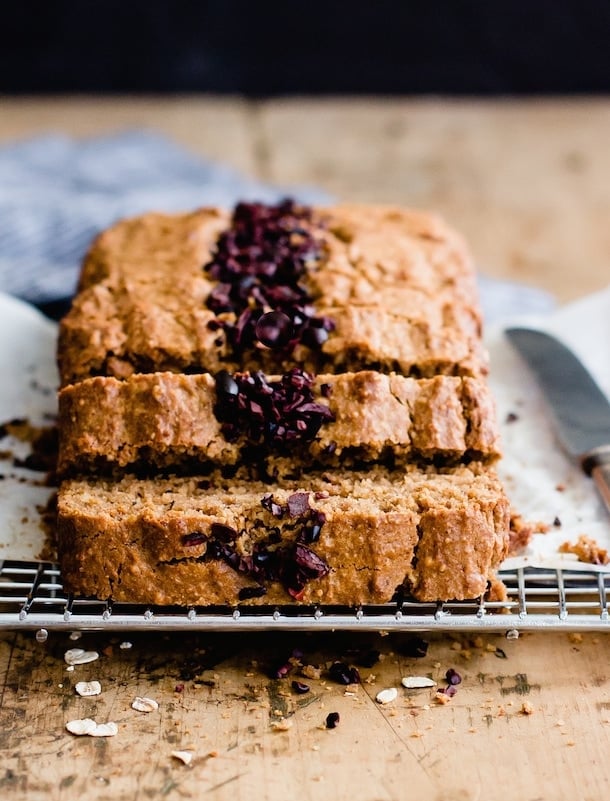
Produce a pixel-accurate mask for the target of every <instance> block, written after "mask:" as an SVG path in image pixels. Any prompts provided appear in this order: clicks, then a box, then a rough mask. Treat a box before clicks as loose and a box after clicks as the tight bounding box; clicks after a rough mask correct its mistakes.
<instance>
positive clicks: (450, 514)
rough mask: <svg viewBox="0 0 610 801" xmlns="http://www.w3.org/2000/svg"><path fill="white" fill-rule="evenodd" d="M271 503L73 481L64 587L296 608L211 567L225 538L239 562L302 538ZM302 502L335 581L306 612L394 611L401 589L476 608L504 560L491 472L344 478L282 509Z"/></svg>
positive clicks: (255, 582) (229, 490) (201, 488)
mask: <svg viewBox="0 0 610 801" xmlns="http://www.w3.org/2000/svg"><path fill="white" fill-rule="evenodd" d="M268 492H269V487H268V486H267V485H266V484H262V483H261V484H258V483H256V482H247V483H240V482H235V481H233V482H225V483H224V484H223V483H222V482H216V483H213V484H212V485H211V486H208V482H205V483H202V482H200V481H198V480H196V479H178V478H175V479H167V480H165V481H162V480H159V479H157V480H151V481H143V480H137V479H132V478H124V479H122V480H121V481H119V482H116V483H113V482H104V481H101V480H100V481H95V480H92V481H66V482H64V483H63V485H62V487H61V488H60V491H59V501H58V509H59V513H58V520H59V526H58V537H59V547H60V549H61V552H62V553H63V554H64V558H63V562H62V575H63V579H64V582H65V585H66V587H67V589H68V590H73V591H76V592H78V593H80V594H85V595H89V594H91V595H96V596H97V597H110V596H112V597H113V598H114V599H115V600H117V601H132V602H135V603H158V604H181V605H189V604H201V605H209V604H228V605H234V604H236V603H238V601H239V600H240V599H239V591H240V589H242V588H244V587H253V586H260V585H261V584H263V585H264V586H265V588H266V594H265V595H264V596H262V597H261V598H255V599H252V600H250V601H249V602H253V603H294V600H295V598H294V597H293V596H292V595H290V594H289V593H288V592H287V590H286V587H285V586H283V585H282V582H281V581H279V582H278V581H273V580H265V579H262V580H261V579H260V578H259V579H254V578H253V577H252V576H251V575H249V574H248V573H247V572H244V571H242V570H238V569H234V568H233V567H231V566H230V565H229V564H227V563H226V562H225V561H223V560H222V559H218V558H208V557H206V550H207V547H208V545H207V543H208V541H209V540H210V539H213V537H214V534H213V528H212V526H213V525H218V524H220V525H222V526H229V527H231V528H232V529H233V530H234V531H235V532H236V533H238V535H239V536H237V537H236V538H235V547H234V550H236V551H237V552H239V553H240V554H242V555H248V554H251V553H252V551H253V549H254V547H255V543H260V542H261V541H263V542H264V541H266V540H267V539H268V538H269V533H270V531H272V532H278V531H279V532H280V533H281V541H280V543H279V545H278V544H277V543H276V545H275V547H289V546H291V545H293V544H294V542H295V539H296V538H297V536H298V533H299V530H300V529H299V527H298V526H297V527H296V528H295V523H294V520H293V519H291V518H288V519H285V518H283V519H279V520H278V518H277V517H276V516H275V515H274V514H272V513H271V512H270V511H268V510H266V509H264V508H263V506H262V505H261V499H262V498H263V496H264V495H265V494H266V493H268ZM295 492H305V493H308V494H309V505H310V507H311V508H313V509H315V510H317V511H319V512H322V513H323V514H324V515H325V518H326V520H325V522H324V523H323V525H322V526H321V531H320V536H319V539H318V540H317V541H315V542H314V543H312V544H311V545H310V546H309V547H310V548H311V550H312V551H314V552H315V554H316V555H317V556H318V557H320V558H321V559H323V560H324V561H325V562H326V563H327V564H328V566H329V572H328V574H327V575H325V576H321V577H319V578H313V579H311V580H309V581H307V582H306V584H305V587H304V590H303V592H302V594H301V595H300V597H299V598H298V600H299V602H302V603H320V604H347V605H351V604H359V603H385V602H388V601H390V600H391V599H392V597H393V596H394V594H395V591H396V589H397V588H398V587H399V586H400V587H404V588H406V590H407V591H408V592H410V593H412V595H413V596H414V597H415V598H417V599H419V600H422V601H432V600H450V599H464V598H472V597H475V596H477V595H479V594H480V593H482V592H484V591H485V588H486V584H487V581H488V579H490V578H491V576H492V575H493V572H494V570H495V569H496V567H497V566H498V564H499V562H500V560H501V559H502V558H503V556H504V555H505V552H506V547H507V529H508V515H509V508H508V502H507V500H506V498H505V496H504V493H503V491H502V487H501V485H500V483H499V482H498V480H497V478H496V477H495V474H494V473H493V471H490V470H489V469H487V470H484V469H478V470H477V469H472V470H470V469H467V468H457V469H456V470H454V471H446V472H445V473H442V474H440V473H432V472H430V473H425V472H421V471H409V472H407V473H405V474H404V475H403V476H396V474H392V473H387V472H384V471H377V472H376V473H373V474H372V475H371V477H370V478H366V477H364V478H360V479H359V478H356V479H355V480H354V477H353V476H350V475H349V473H346V472H343V473H341V472H339V473H335V474H332V475H330V476H327V477H326V480H325V479H324V478H322V477H321V476H320V475H318V476H313V477H312V478H311V480H310V481H309V482H304V481H301V482H298V483H291V482H283V483H282V485H281V486H279V485H278V486H276V487H274V488H273V498H274V500H275V501H276V502H277V503H278V504H286V502H287V500H288V498H289V497H291V496H292V494H293V493H295ZM193 533H196V534H197V535H199V537H198V538H197V542H196V543H195V544H189V542H190V540H189V535H192V534H193Z"/></svg>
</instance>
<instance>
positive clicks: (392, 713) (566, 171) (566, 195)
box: [0, 97, 610, 801]
mask: <svg viewBox="0 0 610 801" xmlns="http://www.w3.org/2000/svg"><path fill="white" fill-rule="evenodd" d="M143 125H144V126H148V127H151V128H155V129H158V130H161V131H164V132H166V133H167V134H169V135H171V136H173V137H174V138H175V139H176V140H177V141H179V142H181V143H183V144H184V145H185V146H186V147H188V148H189V149H191V150H192V151H194V152H197V153H201V154H205V155H207V156H210V157H213V158H217V159H222V160H224V161H225V162H227V163H228V164H231V165H234V166H235V167H237V168H239V169H240V170H243V171H245V172H247V173H249V174H251V175H253V176H256V177H259V178H262V179H264V180H268V181H274V182H278V183H282V184H288V185H289V184H293V183H308V184H312V185H316V186H318V187H322V188H324V189H326V190H328V192H329V193H331V194H332V195H334V196H336V197H337V198H340V199H345V200H361V201H380V202H381V201H386V202H399V203H403V204H412V205H418V206H423V207H429V208H434V209H437V210H439V211H441V212H442V213H443V214H445V216H446V217H447V218H448V219H449V220H450V221H451V222H453V223H454V224H455V225H457V226H458V227H459V228H461V229H462V230H463V231H464V232H465V234H466V235H467V237H468V238H469V240H470V242H471V244H472V248H473V250H474V252H475V255H476V258H477V261H478V263H479V264H480V265H482V267H483V268H484V269H485V271H486V272H487V273H488V274H490V275H495V276H498V277H504V278H511V279H517V280H521V281H525V282H529V283H531V284H532V285H535V286H538V287H542V288H544V289H547V290H549V291H551V292H553V293H554V294H555V295H556V296H557V298H558V299H559V300H560V301H567V300H570V299H574V298H577V297H579V296H582V295H585V294H587V293H589V292H592V291H594V290H596V289H600V288H602V287H604V286H606V285H607V284H608V282H609V278H610V267H609V265H610V225H609V221H610V148H609V147H608V142H609V141H610V100H605V99H597V100H579V101H575V100H565V101H564V100H553V101H534V100H531V101H526V102H515V101H502V102H501V101H493V102H491V101H485V102H476V101H459V102H458V101H442V100H391V101H386V100H380V99H376V100H368V101H367V100H345V99H327V100H322V101H320V100H303V99H293V100H285V101H274V102H245V101H240V100H232V99H213V98H205V97H187V98H172V99H164V98H112V99H108V98H96V99H91V98H80V99H62V98H53V99H32V98H30V99H2V98H0V140H9V139H14V138H18V137H23V136H27V135H35V134H38V133H41V132H46V131H49V130H55V131H62V132H66V133H69V134H75V135H79V136H80V135H90V134H96V133H99V132H102V131H109V130H116V129H121V128H124V127H134V126H143ZM422 636H423V637H424V638H425V640H426V641H427V642H428V649H427V653H426V655H425V656H419V657H416V656H414V655H413V642H412V641H411V638H410V637H408V636H407V635H401V636H397V635H392V636H383V635H382V634H374V635H368V634H364V633H353V634H345V633H342V634H338V633H334V634H330V633H329V634H320V633H317V634H303V633H301V634H294V635H291V634H280V633H276V632H270V633H262V634H257V635H243V634H242V635H236V634H218V633H216V634H212V633H210V634H207V635H205V634H201V635H196V634H193V633H188V634H184V633H181V634H180V633H176V634H171V635H162V634H154V633H151V634H149V633H146V634H137V635H134V634H132V635H130V634H129V633H125V634H124V635H121V636H118V635H116V634H112V633H104V632H96V633H87V634H84V635H83V636H82V638H81V639H80V640H78V641H73V640H70V639H69V637H68V635H67V634H63V633H62V634H58V633H51V634H50V636H49V639H48V640H47V642H46V643H44V644H41V643H38V642H36V640H35V638H34V636H33V634H29V633H18V634H15V633H12V632H5V633H2V634H0V676H1V681H2V685H1V687H2V689H1V695H0V743H1V748H2V751H1V753H2V759H1V761H0V797H2V798H11V799H13V798H23V799H28V801H38V800H39V799H40V801H43V799H44V801H51V799H53V800H54V799H82V798H87V799H123V798H124V799H144V800H147V799H157V798H158V799H165V798H170V799H172V798H175V799H180V798H193V799H199V798H208V797H209V798H215V799H220V801H224V799H227V800H228V799H231V800H232V801H235V800H236V799H244V800H245V799H248V801H250V799H259V800H260V801H276V799H277V801H286V799H318V798H332V799H334V800H335V801H340V799H350V801H389V800H390V799H392V801H394V799H396V800H398V799H405V798H426V799H429V801H453V800H454V799H455V800H456V801H462V800H463V801H466V800H468V801H476V800H477V799H485V800H486V801H488V800H489V799H519V801H535V799H570V800H572V799H576V798H577V799H591V801H593V799H599V798H601V797H603V796H604V794H605V793H607V792H608V790H609V789H610V765H609V763H608V753H609V750H610V640H609V639H608V636H607V635H606V634H605V633H599V634H597V633H590V634H585V635H573V634H572V635H570V634H568V633H567V632H562V633H545V632H542V633H536V634H522V636H521V637H520V638H519V639H516V640H512V639H511V640H508V639H506V638H504V637H503V636H502V635H492V634H485V635H477V634H476V633H475V634H473V635H467V634H461V635H459V636H458V635H452V636H449V635H441V634H434V635H426V634H423V635H422ZM127 640H129V641H130V643H131V647H129V648H127V647H121V643H123V642H125V641H127ZM71 647H83V648H86V649H93V650H96V651H98V652H99V654H100V657H99V659H97V660H96V661H94V662H90V663H88V664H85V665H78V666H76V667H75V668H74V670H70V669H69V668H68V667H67V666H66V664H65V662H64V658H63V656H64V652H65V651H66V650H67V649H68V648H71ZM370 650H376V651H379V653H380V658H379V659H378V660H376V661H375V663H374V664H373V665H372V666H370V667H366V666H363V665H361V666H360V668H359V670H360V673H361V677H362V679H363V682H362V683H361V684H360V685H351V686H349V687H347V688H346V687H345V686H342V685H339V684H337V683H334V682H333V681H331V680H330V679H329V676H328V673H327V671H326V669H325V668H326V667H327V666H328V665H329V664H331V663H332V662H333V661H335V660H345V661H347V662H349V663H351V664H359V663H362V662H367V656H366V654H367V653H368V652H369V651H370ZM295 651H296V652H297V653H298V652H300V656H299V659H300V661H301V662H302V663H303V664H308V665H317V666H319V667H321V668H322V674H321V677H320V678H319V679H317V678H313V679H301V680H302V681H307V683H308V684H309V685H310V687H311V689H310V691H309V692H308V693H307V694H304V695H297V694H295V693H294V692H293V690H292V689H291V681H292V679H293V678H296V677H297V675H298V670H297V669H295V670H294V672H293V673H292V674H291V675H290V676H288V678H286V679H276V678H273V674H274V670H275V669H277V667H278V665H280V664H283V663H285V662H286V661H287V660H288V658H289V657H291V655H293V654H294V653H295ZM449 668H453V669H455V670H457V671H458V672H459V673H460V675H461V678H462V682H461V684H460V685H459V687H458V692H457V694H456V695H455V697H454V698H453V699H452V700H451V701H450V702H449V703H447V704H440V703H438V701H437V700H436V699H435V696H434V692H433V691H432V690H427V689H420V690H412V691H407V690H404V689H403V688H402V687H401V686H400V680H401V678H402V677H403V676H406V675H415V674H417V675H426V676H431V677H432V678H433V679H435V680H436V681H438V683H439V684H440V685H441V686H444V684H445V678H444V677H445V673H446V671H447V670H448V669H449ZM93 679H96V680H99V681H100V682H101V685H102V693H101V694H100V695H98V696H95V697H90V698H81V697H79V696H78V695H77V694H76V693H75V690H74V686H75V684H76V682H77V681H82V680H93ZM388 687H398V688H399V692H398V698H397V699H396V700H395V701H394V702H393V703H391V704H389V705H387V706H381V705H380V704H378V703H376V701H375V695H376V693H377V692H379V690H381V689H384V688H388ZM346 690H347V692H346ZM136 696H147V697H151V698H153V699H155V700H156V701H157V702H158V703H159V708H158V710H156V711H152V712H150V713H144V712H138V711H136V710H134V709H132V707H131V703H132V701H133V699H134V698H135V697H136ZM330 712H339V713H340V722H339V725H338V726H337V727H336V728H335V729H326V728H325V727H324V721H325V719H326V716H327V715H328V714H329V713H330ZM87 717H90V718H95V719H96V721H98V722H104V721H109V720H112V721H115V722H116V723H117V724H118V729H119V731H118V734H117V735H116V736H115V737H110V738H93V737H81V738H79V737H75V736H73V735H71V734H69V733H67V732H66V730H65V724H66V722H67V721H69V720H72V719H75V718H87ZM278 721H279V722H280V726H279V729H278V728H277V727H276V726H274V723H277V722H278ZM284 721H287V723H284ZM180 750H187V751H190V752H192V754H193V759H192V761H191V763H190V764H189V765H185V764H183V763H182V762H181V761H179V760H178V759H177V758H176V757H173V756H172V755H171V754H172V752H173V751H180Z"/></svg>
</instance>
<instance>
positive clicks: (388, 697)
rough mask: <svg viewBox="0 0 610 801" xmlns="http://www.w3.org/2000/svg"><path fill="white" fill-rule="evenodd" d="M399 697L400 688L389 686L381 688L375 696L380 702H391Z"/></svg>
mask: <svg viewBox="0 0 610 801" xmlns="http://www.w3.org/2000/svg"><path fill="white" fill-rule="evenodd" d="M397 698H398V690H397V689H396V687H388V689H387V690H380V691H379V692H378V693H377V695H376V696H375V700H376V701H377V703H378V704H391V703H392V701H395V700H396V699H397Z"/></svg>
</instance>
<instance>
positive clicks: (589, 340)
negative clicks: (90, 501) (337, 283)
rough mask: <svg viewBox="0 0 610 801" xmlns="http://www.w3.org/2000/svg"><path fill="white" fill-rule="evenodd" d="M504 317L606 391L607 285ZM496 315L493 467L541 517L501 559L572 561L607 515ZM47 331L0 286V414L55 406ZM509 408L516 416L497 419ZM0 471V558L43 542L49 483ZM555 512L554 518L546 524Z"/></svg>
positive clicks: (51, 336) (609, 356)
mask: <svg viewBox="0 0 610 801" xmlns="http://www.w3.org/2000/svg"><path fill="white" fill-rule="evenodd" d="M510 324H527V325H532V326H535V327H537V328H541V329H544V330H547V331H549V332H551V333H554V334H556V335H558V336H560V337H561V339H563V341H564V342H565V343H566V344H568V345H569V346H570V347H572V348H573V350H574V351H575V352H576V353H577V355H578V356H580V357H581V359H582V360H583V361H584V362H585V364H586V365H587V367H588V368H589V369H590V371H591V372H592V374H593V375H594V376H595V378H596V379H597V381H598V382H599V384H600V386H601V388H602V389H603V390H604V391H605V393H606V394H607V395H608V396H610V349H609V348H608V343H610V287H609V288H608V289H606V290H605V291H603V292H600V293H598V294H596V295H592V296H589V297H587V298H584V299H583V300H581V301H578V302H576V303H573V304H571V305H569V306H565V307H563V308H561V309H559V310H558V311H556V312H553V313H551V314H548V315H544V316H542V317H530V318H523V317H521V318H513V319H511V320H510ZM506 325H508V322H506V323H505V324H503V325H502V326H501V327H500V326H495V327H493V328H491V329H490V330H489V331H488V333H487V336H486V343H487V346H488V348H489V351H490V356H491V365H492V369H491V376H490V383H491V385H492V389H493V392H494V395H495V397H496V402H497V408H498V419H499V423H500V428H501V431H502V437H503V443H504V454H505V455H504V459H503V460H502V462H501V463H500V467H499V471H500V473H501V476H502V478H503V480H504V482H505V485H506V488H507V492H508V494H509V497H510V498H511V501H512V503H513V506H514V508H515V510H516V511H519V512H520V513H521V514H522V515H523V516H524V517H525V518H526V519H530V520H535V521H542V522H544V523H546V524H548V525H549V527H550V528H549V532H548V533H547V534H539V535H536V536H535V537H534V540H533V542H532V543H531V545H530V547H529V548H528V549H527V551H526V552H525V553H524V554H523V555H521V556H520V557H518V559H517V560H515V559H512V560H511V561H510V562H509V563H507V566H514V565H515V564H530V565H548V566H551V565H554V564H557V563H559V564H561V565H564V566H565V565H566V564H569V565H570V566H574V567H575V566H577V565H578V563H577V562H576V559H575V557H573V556H570V555H568V556H563V555H560V554H558V551H557V549H558V547H559V546H560V545H561V544H562V543H563V542H564V541H566V540H571V541H575V540H576V539H577V537H578V536H579V535H580V534H587V535H588V536H590V537H594V538H595V539H596V540H597V541H598V543H599V544H600V546H602V547H606V548H608V549H609V550H610V516H609V515H608V514H607V512H606V511H605V508H604V507H603V505H602V503H601V501H600V500H599V499H598V496H597V493H596V491H595V488H594V486H593V483H592V481H591V480H590V479H589V478H587V477H586V476H585V475H584V474H583V473H582V472H581V471H580V469H579V468H578V467H577V466H576V465H574V464H572V463H571V462H570V461H569V460H568V459H567V457H566V456H565V455H564V454H563V452H562V451H561V449H560V448H559V446H558V444H557V440H556V438H555V434H554V431H553V428H552V425H551V421H550V416H549V412H548V409H547V407H546V404H545V402H544V400H543V398H542V396H541V394H540V391H539V389H538V387H537V385H536V382H535V379H534V378H533V376H532V375H531V374H530V372H529V370H528V368H527V367H526V366H525V364H524V363H523V362H522V361H521V359H520V357H518V355H517V354H516V353H515V352H514V351H513V349H512V347H511V346H510V344H509V343H508V341H507V340H506V339H505V337H504V335H503V333H502V331H503V328H504V327H506ZM56 334H57V327H56V326H55V324H53V323H51V322H49V321H48V320H47V319H46V318H44V317H43V316H42V315H40V314H39V313H38V312H37V311H36V310H35V309H33V308H32V307H30V306H28V305H27V304H24V303H22V302H20V301H17V300H15V299H14V298H11V297H8V296H6V295H2V294H0V336H1V337H2V345H1V347H0V370H1V372H0V375H2V383H1V384H0V423H2V422H5V421H7V420H10V419H12V418H15V417H21V418H23V417H25V418H27V419H28V420H30V422H32V423H34V424H39V425H40V424H41V425H49V423H50V416H53V415H54V413H55V389H56V386H57V374H56V370H55V339H56ZM511 413H512V414H513V415H516V416H517V419H516V420H515V421H514V422H507V418H508V416H509V414H511ZM0 450H1V451H2V452H3V453H4V452H8V451H9V450H10V451H11V452H13V453H16V454H17V455H21V456H25V455H26V454H27V453H28V452H29V448H28V447H27V446H22V445H20V444H19V443H15V442H14V441H10V440H9V438H5V439H3V440H2V441H0ZM0 476H3V478H1V479H0V559H26V560H32V559H35V558H36V557H37V556H38V554H39V553H40V551H41V549H42V546H43V542H44V534H43V531H42V529H41V527H40V524H39V522H38V521H39V512H38V507H39V506H41V505H44V503H46V501H47V499H48V497H49V495H50V493H51V490H49V489H48V488H46V487H43V486H39V484H40V482H41V480H42V479H43V478H44V476H43V475H42V474H40V473H34V472H32V471H30V470H26V469H23V468H16V467H14V464H13V458H12V456H8V457H7V456H2V458H0ZM558 487H563V491H559V490H558V489H557V488H558ZM556 518H557V519H558V520H559V521H561V526H554V525H553V521H554V520H555V519H556ZM582 567H583V568H586V569H591V565H582ZM607 569H610V568H607Z"/></svg>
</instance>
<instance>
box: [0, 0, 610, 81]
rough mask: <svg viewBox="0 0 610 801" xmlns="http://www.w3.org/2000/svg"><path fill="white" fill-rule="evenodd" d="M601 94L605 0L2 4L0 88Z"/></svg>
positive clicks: (607, 17) (606, 64)
mask: <svg viewBox="0 0 610 801" xmlns="http://www.w3.org/2000/svg"><path fill="white" fill-rule="evenodd" d="M609 90H610V1H608V2H606V0H580V2H576V0H438V1H437V2H434V0H430V1H429V2H408V0H404V1H403V2H400V0H379V1H378V2H375V0H370V1H369V2H366V3H365V2H342V1H341V0H335V1H333V0H327V1H326V2H320V0H310V2H291V0H283V2H279V1H278V0H269V1H268V2H265V1H264V0H260V2H256V0H251V1H250V2H245V0H225V2H223V1H222V0H215V1H213V2H204V1H202V2H193V1H192V0H175V2H171V0H164V1H162V0H147V1H145V0H133V1H132V2H130V1H129V0H121V2H119V1H118V0H78V1H77V0H56V2H54V1H53V0H46V2H27V0H21V2H19V0H18V2H14V3H3V4H2V16H1V18H0V92H1V93H6V94H18V93H45V92H81V93H83V92H87V93H91V92H107V93H108V92H110V93H113V92H151V93H153V92H164V93H166V92H170V93H171V92H201V91H203V92H219V93H224V92H226V93H233V94H235V93H237V94H243V95H246V96H252V97H260V96H272V95H281V94H295V93H297V94H298V93H303V94H305V93H306V94H330V93H346V94H362V93H369V94H424V93H425V94H429V93H442V94H456V95H464V94H467V95H468V94H471V95H491V94H495V95H526V94H557V93H562V94H577V93H601V92H607V91H609Z"/></svg>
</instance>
